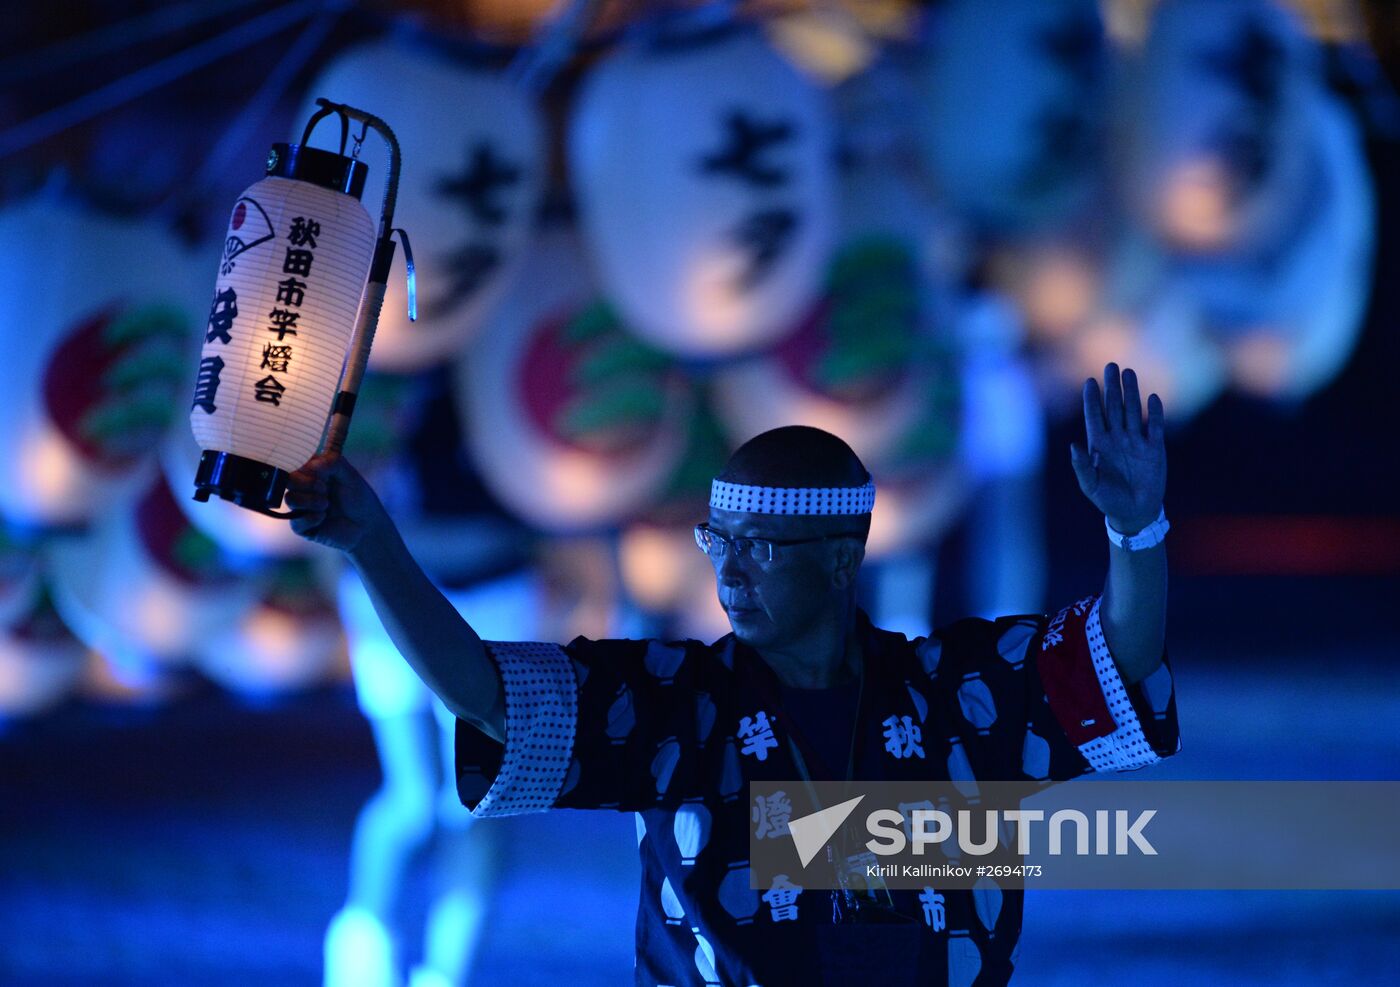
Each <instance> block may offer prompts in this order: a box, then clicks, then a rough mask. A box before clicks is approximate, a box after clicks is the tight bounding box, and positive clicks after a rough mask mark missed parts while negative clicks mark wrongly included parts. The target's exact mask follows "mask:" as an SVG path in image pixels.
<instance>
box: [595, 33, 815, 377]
mask: <svg viewBox="0 0 1400 987" xmlns="http://www.w3.org/2000/svg"><path fill="white" fill-rule="evenodd" d="M833 157H834V154H833V133H832V124H831V121H830V118H829V112H828V108H827V106H826V103H825V100H824V97H823V94H822V93H821V92H820V91H819V90H817V89H816V88H815V87H814V86H813V85H811V84H810V83H808V82H807V81H806V80H804V79H803V78H802V77H801V76H800V75H799V74H798V73H797V71H796V70H795V69H794V68H793V67H792V66H791V65H790V64H788V63H787V62H786V61H784V60H783V59H782V58H781V57H780V56H779V55H777V54H776V53H775V52H774V51H773V50H772V49H771V48H769V47H768V46H767V45H766V44H765V43H764V41H763V40H762V38H761V37H760V36H758V35H757V34H756V33H754V32H752V31H749V30H746V29H741V28H736V27H721V28H718V29H716V28H714V27H710V28H709V29H707V30H699V31H695V32H692V33H691V34H688V35H681V34H680V33H679V32H663V33H662V35H661V36H660V37H659V38H656V39H653V40H651V41H650V42H648V43H646V44H630V45H626V46H624V47H622V48H620V49H619V50H618V51H617V52H616V53H614V54H613V55H611V56H610V57H609V58H608V59H607V60H606V61H604V62H603V63H602V64H601V65H599V66H598V67H597V68H596V69H594V70H593V72H592V73H591V74H590V76H589V77H588V79H587V80H586V82H585V85H584V90H583V92H582V94H581V95H580V97H579V102H578V105H577V108H576V111H575V115H574V120H573V126H572V129H571V131H570V135H569V166H570V171H571V174H572V178H573V183H574V187H575V188H576V189H577V194H578V201H579V208H580V215H581V219H582V223H583V228H584V230H585V232H586V234H587V239H588V243H589V246H590V248H591V254H592V256H594V257H595V258H596V260H597V263H598V267H599V273H600V276H601V280H602V284H603V287H604V290H605V292H606V294H607V295H608V296H609V298H611V299H612V300H613V301H614V303H615V304H616V305H617V307H618V311H619V312H620V313H621V315H622V316H623V318H624V319H625V320H626V321H627V323H628V324H629V325H630V326H633V327H635V329H636V331H637V333H638V335H640V336H641V337H642V338H643V339H645V340H647V341H648V342H651V343H653V344H654V345H656V346H658V347H661V348H662V349H665V350H667V351H669V352H673V353H677V354H681V355H685V356H691V357H717V356H726V355H730V354H734V353H739V352H743V351H746V350H752V349H755V348H757V347H760V346H763V345H765V344H768V343H771V342H773V341H774V340H776V339H779V338H781V337H782V336H783V335H784V334H785V333H787V332H788V331H790V330H791V328H792V327H793V325H794V324H795V323H796V320H797V319H798V318H799V316H800V313H801V312H802V311H803V310H805V309H806V308H807V307H808V306H809V305H810V304H811V301H812V298H813V296H814V295H815V294H816V293H817V291H818V288H819V285H820V281H821V274H822V270H823V268H824V266H825V264H826V260H827V256H828V254H829V251H830V247H831V241H832V235H833V227H834V220H835V201H834V195H835V190H834V188H833V179H834V176H833V172H832V169H833V166H832V160H833Z"/></svg>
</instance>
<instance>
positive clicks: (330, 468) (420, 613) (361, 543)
mask: <svg viewBox="0 0 1400 987" xmlns="http://www.w3.org/2000/svg"><path fill="white" fill-rule="evenodd" d="M287 504H288V506H290V507H292V508H293V509H295V510H298V511H304V512H305V513H304V514H303V515H302V516H300V517H297V518H294V519H293V520H292V530H293V531H295V532H296V533H297V534H299V535H302V536H304V537H306V538H309V539H310V540H312V541H314V542H317V543H318V544H322V545H328V546H330V547H332V548H338V549H340V550H341V551H343V552H345V553H346V555H347V556H348V557H349V559H350V562H351V564H352V565H354V567H355V570H356V572H358V573H359V575H360V579H361V581H362V582H363V583H364V586H365V590H366V591H367V592H368V593H369V598H370V602H372V603H373V604H374V610H375V613H376V614H378V616H379V619H380V621H382V622H383V624H384V629H385V630H386V631H388V633H389V637H390V639H391V640H392V641H393V642H394V646H395V647H397V648H398V649H399V652H400V653H401V654H402V655H403V656H404V658H405V659H406V660H407V661H408V663H409V665H410V666H412V668H413V670H414V672H416V673H417V674H418V677H419V678H420V679H422V680H423V683H424V684H425V685H426V686H427V687H428V688H429V689H431V690H432V691H433V692H434V693H436V694H437V696H438V698H440V699H441V700H442V701H443V704H444V705H445V706H446V707H447V708H448V709H449V710H451V711H452V713H453V714H454V715H456V716H457V717H459V718H460V719H462V720H465V721H466V722H468V723H470V724H471V725H472V726H474V727H476V728H477V729H478V730H480V731H481V732H482V733H484V734H486V735H487V736H488V737H491V738H492V739H493V740H496V741H498V742H500V743H505V736H506V732H505V698H504V690H503V689H502V686H501V678H500V673H499V672H498V671H497V669H496V666H495V663H494V662H492V660H491V659H490V657H489V656H488V655H487V654H486V648H485V646H484V645H483V644H482V643H481V638H479V637H478V636H477V634H476V632H475V631H474V630H472V628H471V625H470V624H468V623H467V622H466V621H465V620H464V619H462V616H461V614H459V613H458V612H457V610H456V609H455V608H454V607H453V606H452V604H451V603H449V602H448V601H447V599H446V597H444V596H443V595H442V593H441V592H440V591H439V590H438V588H437V587H436V586H434V585H433V583H432V580H430V579H429V578H428V577H427V575H425V574H424V572H423V570H422V568H421V567H420V566H419V565H418V563H417V562H416V561H414V558H413V556H412V555H410V554H409V552H408V549H407V548H406V547H405V546H404V543H403V539H402V538H401V537H400V535H399V532H398V529H397V528H396V527H395V526H394V522H393V521H392V520H391V519H390V517H389V515H388V512H387V511H385V510H384V506H383V505H382V504H381V503H380V502H379V498H378V497H377V496H376V495H375V493H374V490H373V489H372V488H371V487H370V485H369V484H368V483H367V482H366V481H365V479H364V478H363V477H362V476H360V474H359V473H358V472H356V470H355V469H354V467H352V466H351V465H350V464H349V463H348V462H346V461H345V460H344V459H343V458H341V457H339V456H317V457H315V458H313V459H312V460H310V461H309V462H308V463H307V464H306V465H305V466H303V467H302V468H301V469H300V470H298V471H297V472H295V473H293V474H292V475H291V479H290V483H289V487H288V492H287Z"/></svg>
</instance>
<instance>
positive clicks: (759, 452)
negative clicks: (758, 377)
mask: <svg viewBox="0 0 1400 987" xmlns="http://www.w3.org/2000/svg"><path fill="white" fill-rule="evenodd" d="M719 478H720V479H721V480H728V481H729V482H730V483H748V484H753V485H754V486H760V487H858V486H860V485H861V484H863V483H865V482H866V481H867V480H869V479H870V474H869V472H867V471H866V469H865V464H864V463H862V462H861V461H860V457H859V456H857V455H856V454H855V452H854V450H852V449H851V447H850V446H848V445H846V443H844V442H842V441H841V440H840V439H839V438H837V437H836V436H834V435H832V434H831V433H830V432H823V431H822V430H821V429H819V428H812V427H810V426H808V425H785V426H783V427H782V428H774V429H770V430H769V431H767V432H763V433H761V434H759V435H755V436H754V437H753V438H751V439H749V441H747V442H745V443H744V444H743V445H741V446H740V447H739V448H738V449H736V450H735V452H734V455H732V456H730V457H729V462H728V463H726V464H725V467H724V471H723V472H722V473H720V475H719Z"/></svg>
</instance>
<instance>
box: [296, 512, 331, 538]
mask: <svg viewBox="0 0 1400 987" xmlns="http://www.w3.org/2000/svg"><path fill="white" fill-rule="evenodd" d="M325 520H326V515H325V513H324V512H313V513H307V514H301V515H298V516H297V517H294V518H292V520H291V525H292V532H293V534H298V535H302V536H303V537H309V536H311V535H313V534H315V533H316V529H317V528H319V527H320V526H321V525H322V524H323V523H324V522H325Z"/></svg>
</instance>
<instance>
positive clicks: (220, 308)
mask: <svg viewBox="0 0 1400 987" xmlns="http://www.w3.org/2000/svg"><path fill="white" fill-rule="evenodd" d="M236 318H238V292H236V291H234V290H233V289H232V288H222V289H220V288H215V289H214V301H213V302H212V303H210V305H209V321H208V323H207V324H206V326H205V330H204V342H205V344H206V345H207V344H209V343H217V344H218V345H220V346H227V345H228V344H229V343H231V342H232V341H233V320H234V319H236ZM223 369H224V360H223V357H221V356H217V355H215V356H206V357H202V358H201V359H200V361H199V376H198V377H197V378H196V379H195V384H194V401H193V402H192V403H191V404H190V407H191V408H198V409H199V410H200V411H203V412H204V413H205V414H206V415H212V414H213V413H214V412H215V411H217V410H218V406H217V405H216V404H215V403H214V401H215V399H216V398H217V397H218V394H219V374H221V373H222V372H223Z"/></svg>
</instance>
